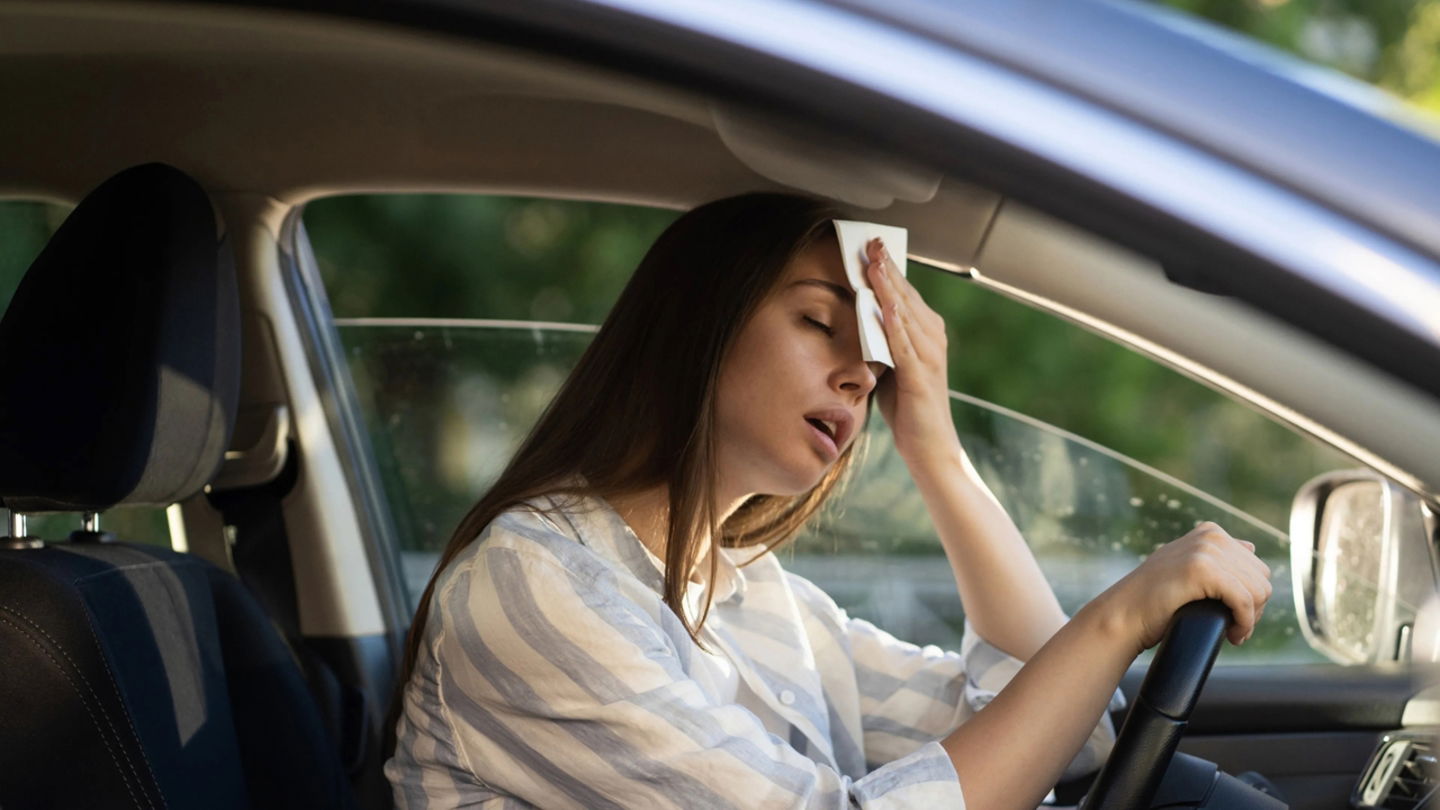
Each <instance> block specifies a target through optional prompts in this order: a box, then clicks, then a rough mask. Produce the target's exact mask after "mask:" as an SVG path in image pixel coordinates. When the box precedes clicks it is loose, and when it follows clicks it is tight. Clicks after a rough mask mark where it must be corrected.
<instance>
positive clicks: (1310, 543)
mask: <svg viewBox="0 0 1440 810" xmlns="http://www.w3.org/2000/svg"><path fill="white" fill-rule="evenodd" d="M1435 530H1436V513H1435V512H1434V511H1433V510H1432V509H1431V507H1430V506H1429V505H1427V504H1425V503H1424V502H1422V501H1421V500H1420V499H1419V498H1417V497H1416V496H1415V495H1414V494H1413V493H1411V492H1410V491H1409V490H1406V489H1403V488H1401V487H1399V486H1397V485H1395V484H1394V483H1392V482H1390V481H1389V480H1387V479H1386V478H1384V477H1382V476H1380V475H1378V474H1376V473H1373V472H1370V471H1369V470H1342V471H1339V472H1331V473H1325V474H1324V475H1320V476H1318V477H1316V478H1313V479H1311V480H1310V481H1307V482H1306V483H1305V485H1304V486H1302V487H1301V488H1300V491H1299V492H1298V493H1297V494H1296V495H1295V501H1294V503H1293V505H1292V506H1291V509H1290V568H1291V576H1292V577H1293V578H1294V593H1295V612H1296V614H1297V615H1298V616H1299V618H1300V629H1301V631H1302V632H1303V633H1304V634H1305V639H1306V641H1308V642H1310V646H1312V647H1314V648H1315V649H1316V650H1319V651H1320V652H1321V653H1323V654H1325V655H1326V656H1328V657H1329V658H1330V659H1331V660H1333V661H1335V662H1337V663H1341V664H1368V663H1377V662H1381V661H1407V660H1410V658H1411V647H1412V642H1413V638H1414V631H1415V619H1416V615H1417V613H1419V609H1420V607H1421V606H1422V605H1424V604H1425V603H1426V602H1427V601H1428V600H1429V599H1430V598H1431V596H1432V595H1433V594H1434V593H1435V591H1436V582H1437V570H1440V569H1437V561H1436V558H1435V549H1434V543H1433V542H1432V540H1431V538H1432V537H1433V536H1434V532H1435Z"/></svg>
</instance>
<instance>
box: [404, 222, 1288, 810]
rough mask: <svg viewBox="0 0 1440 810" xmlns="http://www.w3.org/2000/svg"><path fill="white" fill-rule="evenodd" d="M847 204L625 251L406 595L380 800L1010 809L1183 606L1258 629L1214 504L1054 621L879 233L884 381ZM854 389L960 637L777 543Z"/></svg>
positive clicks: (1082, 737) (1254, 567) (1249, 573)
mask: <svg viewBox="0 0 1440 810" xmlns="http://www.w3.org/2000/svg"><path fill="white" fill-rule="evenodd" d="M840 216H841V214H840V213H839V212H838V211H835V210H831V209H830V208H829V207H827V206H825V205H823V204H821V203H818V202H816V201H812V200H807V199H803V198H799V197H792V196H788V195H777V194H751V195H744V196H740V197H734V198H729V199H725V200H720V201H717V202H713V203H709V204H707V205H703V206H701V207H699V208H697V209H695V210H693V211H690V212H689V213H687V214H685V215H684V216H682V217H680V218H679V219H678V220H676V221H675V223H674V224H673V225H672V226H671V227H670V228H669V229H667V230H666V231H665V233H664V234H662V235H661V236H660V238H659V240H658V241H657V242H656V243H655V245H654V246H653V247H652V248H651V250H650V251H649V253H648V254H647V255H646V256H645V258H644V260H643V261H642V262H641V263H640V266H639V268H638V269H637V270H636V273H635V275H634V277H633V278H632V279H631V281H630V283H629V285H628V286H627V287H626V288H625V291H624V292H623V293H622V295H621V297H620V300H619V302H618V303H617V304H616V306H615V309H614V310H613V312H612V313H611V314H610V316H609V318H607V320H606V322H605V324H604V325H603V326H602V328H601V329H600V332H599V333H598V334H597V335H596V337H595V340H594V342H593V343H592V344H591V346H590V348H589V350H588V351H587V352H586V353H585V355H584V357H583V358H582V359H581V360H580V363H579V364H578V366H577V367H576V368H575V370H574V372H572V374H571V375H570V377H569V379H568V380H567V381H566V383H565V385H564V386H563V387H562V389H561V391H560V393H559V394H558V395H557V396H556V398H555V400H554V402H553V403H552V404H551V405H550V407H549V409H548V410H547V411H546V412H545V414H544V416H542V417H541V419H540V421H539V423H538V424H537V425H536V427H535V428H534V430H533V431H532V432H531V434H530V436H529V437H528V438H527V439H526V441H525V443H524V444H523V445H522V446H521V448H520V449H519V451H518V452H517V453H516V455H515V457H514V459H513V460H512V461H511V462H510V464H509V466H508V467H507V468H506V469H505V471H504V473H503V474H502V475H501V476H500V478H499V480H498V481H497V482H496V484H495V486H494V487H493V488H492V489H491V490H490V491H489V492H488V493H487V494H486V495H485V496H484V497H483V498H482V499H481V500H480V502H479V503H478V504H477V505H476V506H475V508H474V509H473V510H472V511H471V512H470V514H469V515H468V516H467V517H466V518H465V520H464V521H463V522H462V523H461V525H460V527H459V529H458V530H457V532H456V533H455V536H454V538H453V540H452V541H451V542H450V545H449V547H448V548H447V549H446V550H445V553H444V554H443V555H442V557H441V561H440V564H439V565H438V566H437V571H436V574H435V576H434V577H433V578H432V580H431V582H430V586H429V588H427V590H426V593H425V596H424V598H423V600H422V602H421V607H420V611H419V614H418V615H417V616H416V619H415V623H414V626H413V627H412V628H411V631H410V638H409V647H408V655H407V662H406V678H405V680H404V681H403V683H404V684H405V685H404V688H403V702H402V705H401V717H400V720H399V723H398V726H397V729H396V733H397V738H398V740H397V748H396V752H395V756H394V758H393V759H392V760H390V761H389V763H387V766H386V773H387V775H388V776H389V778H390V779H391V781H392V783H393V785H394V788H395V796H396V799H397V802H398V803H399V805H400V806H401V807H403V808H420V807H426V808H436V807H459V806H465V807H487V808H488V807H496V808H499V807H524V806H540V807H583V808H650V807H677V808H712V807H713V808H822V807H823V808H848V807H854V806H859V807H865V808H899V807H927V808H929V807H934V808H939V807H947V808H961V807H969V808H971V810H976V809H977V808H985V809H988V808H1033V807H1035V806H1036V805H1037V804H1038V803H1039V802H1040V800H1041V799H1042V797H1043V796H1044V795H1045V793H1046V792H1047V791H1048V790H1049V788H1050V787H1051V786H1052V785H1053V784H1054V783H1055V782H1056V780H1057V779H1058V778H1059V777H1060V776H1061V775H1062V773H1063V772H1064V771H1065V770H1066V768H1067V765H1070V766H1072V770H1078V771H1081V772H1083V770H1085V769H1087V768H1094V767H1096V766H1097V765H1098V762H1099V759H1100V758H1101V757H1103V756H1104V754H1105V753H1106V752H1107V751H1108V746H1109V742H1110V740H1111V739H1112V733H1111V731H1110V728H1109V724H1108V721H1107V720H1105V719H1104V717H1103V715H1104V712H1105V709H1106V706H1107V704H1108V703H1109V702H1110V700H1111V697H1112V694H1114V692H1115V688H1116V685H1117V684H1118V683H1119V681H1120V676H1121V675H1122V674H1123V673H1124V671H1125V669H1126V667H1127V666H1128V665H1129V664H1130V663H1131V661H1132V660H1133V659H1134V658H1135V656H1136V655H1138V654H1139V653H1140V651H1141V650H1143V649H1145V648H1146V647H1148V646H1150V645H1152V644H1154V643H1155V642H1157V641H1158V640H1159V637H1160V635H1161V634H1162V633H1163V631H1164V628H1165V627H1166V624H1167V622H1168V620H1169V618H1170V616H1171V614H1172V613H1173V612H1174V611H1175V609H1176V608H1178V607H1179V606H1181V605H1183V604H1185V603H1186V602H1189V601H1192V600H1195V599H1200V598H1205V597H1214V598H1218V599H1222V600H1224V602H1225V603H1226V604H1227V605H1228V606H1229V607H1230V608H1231V610H1232V612H1233V614H1234V621H1233V624H1232V626H1231V627H1230V630H1229V637H1230V640H1231V641H1232V642H1234V643H1237V644H1238V643H1240V642H1242V641H1243V640H1244V639H1246V638H1247V637H1248V636H1249V634H1250V632H1251V629H1252V628H1253V627H1254V626H1255V623H1256V621H1257V620H1258V619H1259V616H1260V613H1261V611H1262V610H1263V608H1264V604H1265V601H1266V599H1267V598H1268V597H1269V595H1270V585H1269V582H1268V577H1269V570H1268V568H1267V567H1266V566H1265V564H1264V563H1262V562H1261V561H1260V560H1259V559H1257V558H1256V557H1255V555H1254V553H1253V551H1254V547H1253V546H1251V545H1250V544H1249V543H1246V542H1244V541H1239V540H1235V539H1233V538H1231V537H1230V536H1229V535H1227V534H1226V533H1225V532H1224V531H1223V530H1221V529H1220V528H1219V527H1218V526H1215V525H1214V524H1209V523H1207V524H1202V525H1201V526H1199V527H1197V528H1196V529H1195V530H1194V531H1192V532H1190V533H1189V534H1187V535H1185V536H1184V537H1182V538H1180V539H1178V540H1176V541H1174V542H1172V543H1170V544H1168V545H1166V546H1164V547H1162V548H1161V549H1160V550H1158V551H1157V552H1155V553H1154V554H1152V555H1150V557H1148V558H1147V559H1146V560H1145V562H1144V563H1143V564H1142V565H1141V566H1140V567H1139V568H1137V569H1136V570H1135V571H1134V572H1133V573H1131V574H1130V575H1129V576H1127V577H1125V578H1124V579H1122V580H1121V581H1120V582H1118V583H1117V584H1115V585H1114V586H1113V587H1111V588H1110V589H1109V590H1107V591H1105V592H1104V593H1102V594H1101V595H1100V596H1098V597H1096V599H1095V600H1094V601H1092V602H1091V603H1090V604H1088V605H1086V606H1085V607H1084V608H1082V609H1081V610H1080V611H1079V612H1077V614H1076V615H1075V616H1074V617H1073V618H1070V619H1068V620H1067V618H1066V616H1065V615H1064V614H1063V613H1062V612H1061V610H1060V607H1059V604H1058V603H1057V601H1056V599H1055V596H1054V594H1053V593H1052V592H1051V590H1050V588H1049V586H1048V585H1047V583H1046V582H1045V580H1044V578H1043V577H1042V576H1041V573H1040V570H1039V568H1038V566H1037V565H1036V563H1035V559H1034V557H1033V556H1032V555H1031V554H1030V551H1029V549H1028V548H1027V546H1026V545H1025V541H1024V539H1023V538H1022V537H1021V536H1020V534H1019V532H1018V531H1017V529H1016V528H1015V525H1014V523H1013V522H1012V521H1011V520H1010V519H1009V518H1008V517H1007V516H1006V514H1005V512H1004V511H1003V510H1002V509H1001V507H1000V505H999V504H998V502H997V501H996V500H995V498H994V497H993V495H992V494H991V493H990V492H989V490H988V489H987V488H986V486H985V484H984V483H983V482H982V481H981V480H980V478H979V476H978V475H977V474H976V472H975V469H974V467H973V466H971V464H970V462H969V460H968V458H967V457H966V455H965V451H964V449H963V448H962V447H961V446H960V444H959V442H958V440H957V438H956V434H955V429H954V426H953V424H952V422H951V417H950V403H949V400H948V397H947V393H946V372H945V369H946V338H945V330H944V323H943V321H942V319H941V318H940V317H939V316H938V315H936V314H935V313H934V312H933V311H931V310H930V309H929V308H928V307H927V306H926V305H925V303H924V302H923V301H922V300H921V299H920V296H919V295H918V294H917V293H916V292H915V289H914V288H913V287H912V286H911V285H910V284H909V283H908V282H907V281H906V280H905V278H904V277H902V276H901V275H900V274H899V272H898V271H897V270H896V267H895V264H894V258H892V257H890V256H889V255H888V254H887V253H886V251H885V248H884V246H883V245H881V244H878V243H871V244H870V245H868V246H867V251H868V254H869V258H870V270H869V271H868V277H869V283H870V285H871V286H872V287H873V288H874V290H875V291H876V294H877V295H878V297H879V300H880V303H881V305H882V308H883V310H884V313H885V333H886V336H887V338H888V340H889V343H890V347H891V352H892V354H893V356H894V360H895V368H894V370H893V371H891V370H889V369H886V368H885V367H884V366H881V365H878V364H867V363H866V362H864V360H863V359H862V358H861V353H860V344H859V338H858V332H857V325H856V318H855V309H854V305H853V291H852V290H851V289H850V287H849V286H848V283H847V281H846V276H845V273H844V270H843V266H842V264H841V258H840V253H839V250H838V245H837V243H836V239H835V236H834V230H833V228H832V226H831V224H830V221H831V220H832V219H834V218H837V217H840ZM895 258H898V257H895ZM872 400H873V401H875V402H876V403H877V404H878V406H879V409H880V411H881V414H882V415H883V417H884V418H885V420H886V421H887V422H888V423H889V425H890V427H891V430H892V432H893V434H894V437H895V445H896V449H897V450H898V451H899V453H900V455H901V456H902V457H903V458H904V460H905V462H906V464H907V466H908V468H909V471H910V474H911V476H912V477H913V479H914V482H915V486H916V487H917V488H918V489H919V491H920V493H921V495H922V496H923V498H924V500H925V503H926V505H927V507H928V509H929V512H930V515H931V517H932V519H933V522H934V525H935V529H936V532H937V534H938V536H939V539H940V542H941V543H942V544H943V546H944V548H945V552H946V555H947V556H948V558H949V560H950V564H951V568H952V569H953V571H954V574H955V581H956V586H957V588H958V589H959V593H960V598H961V600H962V602H963V604H964V608H965V614H966V616H967V625H968V627H967V634H966V639H965V640H964V642H963V643H962V649H961V650H960V651H959V652H946V653H942V652H940V651H938V650H936V649H934V648H925V649H921V648H918V647H915V646H913V645H910V644H906V643H904V642H901V641H898V640H896V639H894V638H893V637H891V636H889V635H887V634H886V633H884V632H883V631H881V630H879V629H877V628H875V627H874V626H873V625H871V624H869V623H867V622H864V621H861V620H858V619H852V618H849V617H848V616H846V615H845V613H844V611H842V610H840V609H839V608H838V607H836V605H835V603H834V602H833V601H831V600H830V599H829V598H828V597H827V596H826V595H825V594H824V593H822V592H821V591H820V590H819V589H818V588H816V587H815V586H814V585H813V584H811V583H809V582H807V581H805V580H804V579H801V578H799V577H797V576H794V575H791V574H787V573H785V572H784V571H782V570H781V568H780V566H779V564H778V562H777V561H776V559H775V555H774V554H772V553H771V551H772V550H773V549H774V548H775V547H776V546H777V545H779V544H781V543H783V542H785V541H786V540H787V539H789V538H790V537H792V536H793V535H794V534H795V532H796V531H797V530H798V529H799V528H800V527H801V525H802V524H803V523H804V522H805V520H806V519H807V518H808V517H810V516H811V515H812V514H813V513H814V512H815V510H816V509H817V508H819V507H820V505H821V504H822V503H823V502H824V500H825V498H826V496H827V495H829V493H830V492H831V490H832V489H833V488H834V486H835V484H836V482H837V480H838V479H839V478H840V476H841V475H842V474H843V473H844V471H845V469H846V467H847V466H848V464H849V463H850V459H851V455H852V450H853V447H854V439H855V437H856V435H857V434H858V433H859V432H860V429H861V428H862V426H863V425H864V424H865V421H866V419H867V417H868V414H869V409H870V405H871V402H872ZM1022 662H1023V665H1022ZM1002 686H1003V687H1004V691H1000V689H1001V687H1002Z"/></svg>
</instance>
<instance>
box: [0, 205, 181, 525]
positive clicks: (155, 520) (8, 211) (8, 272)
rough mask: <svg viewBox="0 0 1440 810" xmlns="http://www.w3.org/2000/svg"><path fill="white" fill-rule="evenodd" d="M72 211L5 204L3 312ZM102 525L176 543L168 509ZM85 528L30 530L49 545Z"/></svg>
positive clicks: (0, 237)
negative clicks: (36, 259)
mask: <svg viewBox="0 0 1440 810" xmlns="http://www.w3.org/2000/svg"><path fill="white" fill-rule="evenodd" d="M69 213H70V206H66V205H60V204H58V203H51V202H40V201H34V200H0V310H5V309H7V308H8V307H9V306H10V299H11V298H12V297H13V296H14V295H15V289H16V288H17V287H18V286H20V280H21V279H22V278H24V277H25V271H26V270H27V269H28V268H29V267H30V263H31V262H33V261H35V257H36V256H39V255H40V251H41V250H42V249H43V248H44V247H45V243H46V242H47V241H49V239H50V236H51V235H52V234H53V233H55V229H56V228H59V227H60V223H61V222H63V221H64V220H65V217H66V216H67V215H69ZM0 521H3V525H0V533H3V534H9V533H10V529H9V522H10V513H9V512H8V511H6V510H5V509H0ZM100 527H101V529H103V530H105V531H110V532H114V533H115V534H116V535H117V536H119V537H121V538H122V539H124V540H127V541H131V542H137V543H153V544H157V545H169V544H170V531H169V525H168V523H167V522H166V520H165V511H164V510H163V509H148V508H124V509H112V510H110V511H108V512H106V513H105V514H103V515H101V517H100ZM79 528H80V520H79V517H78V516H77V515H65V514H62V515H35V516H32V517H30V518H29V519H28V522H27V525H26V531H27V532H29V534H31V535H33V536H35V537H43V538H44V539H45V540H47V541H51V542H55V541H61V540H64V539H65V538H66V537H68V536H69V535H70V532H72V531H74V530H76V529H79Z"/></svg>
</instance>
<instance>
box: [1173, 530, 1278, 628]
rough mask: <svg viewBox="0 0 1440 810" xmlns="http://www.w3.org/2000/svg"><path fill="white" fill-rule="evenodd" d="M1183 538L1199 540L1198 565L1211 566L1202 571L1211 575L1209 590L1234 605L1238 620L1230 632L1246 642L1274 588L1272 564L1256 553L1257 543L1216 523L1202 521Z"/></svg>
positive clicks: (1231, 609) (1231, 606)
mask: <svg viewBox="0 0 1440 810" xmlns="http://www.w3.org/2000/svg"><path fill="white" fill-rule="evenodd" d="M1182 539H1190V540H1191V541H1192V542H1193V543H1194V544H1195V547H1196V557H1195V559H1196V560H1198V561H1199V562H1198V565H1200V566H1201V567H1202V568H1206V569H1208V570H1207V571H1205V572H1203V573H1202V574H1201V576H1202V578H1207V579H1210V587H1207V588H1206V590H1207V591H1210V595H1211V596H1214V597H1217V598H1219V599H1220V600H1221V601H1223V602H1224V603H1225V605H1226V606H1227V607H1229V608H1230V612H1231V614H1232V615H1233V617H1234V622H1233V623H1232V624H1231V626H1230V629H1229V631H1228V632H1227V636H1228V637H1229V639H1230V641H1231V643H1233V644H1240V643H1243V642H1244V641H1246V640H1247V639H1249V638H1250V636H1251V635H1252V634H1253V633H1254V632H1255V625H1256V624H1258V623H1259V621H1260V617H1261V616H1262V615H1263V614H1264V612H1265V604H1266V603H1267V602H1268V601H1269V599H1270V595H1271V594H1272V593H1273V592H1274V588H1273V587H1272V586H1271V584H1270V566H1268V565H1266V564H1265V561H1264V560H1261V559H1260V558H1259V557H1257V556H1256V555H1255V544H1254V543H1251V542H1249V541H1247V540H1237V539H1235V538H1233V537H1231V536H1230V535H1229V534H1228V533H1226V532H1225V530H1224V529H1222V528H1220V527H1219V526H1217V525H1216V524H1214V523H1210V522H1206V523H1202V524H1200V525H1199V526H1196V527H1195V529H1194V530H1193V531H1192V532H1190V534H1188V535H1186V538H1182ZM1212 588H1213V589H1214V590H1213V591H1212V590H1211V589H1212Z"/></svg>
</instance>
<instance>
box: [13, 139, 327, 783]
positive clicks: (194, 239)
mask: <svg viewBox="0 0 1440 810" xmlns="http://www.w3.org/2000/svg"><path fill="white" fill-rule="evenodd" d="M239 345H240V342H239V317H238V303H237V291H236V285H235V278H234V271H233V267H232V265H231V264H230V260H229V251H228V249H227V248H226V247H225V246H224V245H223V244H222V243H221V241H220V240H219V239H218V238H217V235H216V224H215V216H214V213H213V209H212V208H211V206H210V203H209V200H208V198H207V197H206V195H205V193H204V192H203V190H201V189H200V187H199V186H198V185H197V184H196V183H195V182H194V181H193V180H191V179H190V178H189V177H187V176H186V175H184V174H183V173H181V172H179V171H178V170H176V169H173V168H171V167H168V166H163V165H160V164H150V165H146V166H140V167H136V168H133V169H129V170H127V171H125V172H122V173H120V174H119V175H117V176H115V177H113V178H111V179H110V180H108V181H107V182H106V183H104V184H102V185H101V186H100V187H99V188H97V189H96V190H95V191H94V192H92V193H91V194H90V195H88V196H87V197H86V199H85V200H84V201H83V202H82V203H81V204H80V205H79V206H78V207H77V208H76V209H75V211H74V212H73V213H72V214H71V216H70V217H69V218H68V219H67V220H66V222H65V223H64V224H63V225H62V226H61V227H60V229H59V230H58V231H57V232H56V234H55V236H54V238H53V239H52V240H51V242H50V243H49V244H48V245H47V247H46V248H45V250H44V251H43V252H42V253H41V255H40V256H39V258H37V259H36V261H35V263H34V264H33V265H32V266H31V268H30V270H29V271H28V272H27V274H26V277H25V279H24V280H23V281H22V282H21V285H20V287H19V289H18V290H17V291H16V294H15V296H14V298H13V299H12V302H11V304H10V308H9V309H8V310H7V312H6V313H5V317H4V319H3V321H0V504H3V505H4V506H5V507H6V508H7V509H9V510H11V511H12V512H17V513H26V512H80V513H98V512H101V511H103V510H105V509H108V508H110V507H113V506H120V505H151V506H165V505H168V504H171V503H174V502H177V501H179V500H182V499H184V498H186V497H189V496H190V495H193V494H195V493H196V492H198V491H199V490H200V489H201V488H202V487H203V486H204V485H205V483H206V482H207V481H208V480H209V479H210V477H211V476H212V475H213V474H214V472H215V470H216V469H217V468H218V466H219V464H220V462H221V460H222V458H223V455H224V450H225V447H226V445H227V444H228V442H229V438H230V432H231V429H232V427H233V423H234V415H235V405H236V399H237V395H238V387H239V367H240V366H239ZM11 535H12V536H11V537H8V538H4V539H0V807H3V808H6V810H14V809H15V808H31V807H34V808H40V807H86V808H108V807H117V808H118V807H124V808H161V807H164V808H172V809H173V808H187V807H203V808H231V807H234V808H242V807H266V808H270V807H281V808H283V807H306V808H312V807H319V808H324V807H351V806H353V797H352V796H351V795H350V790H349V787H348V784H347V781H346V777H345V774H344V772H343V770H342V768H341V766H340V762H339V757H338V755H337V754H336V750H335V747H334V743H333V741H332V740H331V739H330V738H329V737H328V736H327V734H326V732H325V726H324V724H323V723H322V721H321V717H320V714H319V712H318V710H317V708H316V706H315V704H314V702H313V700H312V699H311V697H310V693H309V691H308V689H307V687H306V684H305V680H304V678H303V677H302V676H301V674H300V671H299V669H298V668H297V666H296V664H295V659H294V656H293V655H292V653H291V651H290V650H289V648H288V647H287V646H286V645H285V643H284V641H283V640H282V639H281V638H280V636H279V635H278V634H277V633H276V631H275V629H274V627H273V625H272V623H271V621H270V619H269V618H268V617H267V616H266V615H265V614H264V612H263V611H262V610H261V609H260V608H259V607H258V605H257V603H256V602H255V600H254V599H253V598H252V597H251V596H250V594H249V593H248V592H247V591H246V589H245V587H244V586H243V585H242V584H241V583H240V582H239V581H238V580H236V579H235V578H234V577H233V576H231V575H230V574H228V573H227V572H225V571H222V570H221V569H219V568H217V567H215V566H213V565H210V564H209V563H207V562H205V561H203V560H200V559H198V558H195V557H192V556H190V555H187V554H181V553H177V552H173V551H170V550H168V549H164V548H159V547H154V546H143V545H127V544H125V543H119V542H114V541H113V538H112V537H110V536H108V535H106V534H104V533H101V532H96V531H90V532H86V531H81V532H76V533H74V534H72V535H71V539H70V542H66V543H48V544H47V543H42V542H40V541H39V540H38V539H36V538H30V537H24V536H16V535H17V533H16V532H14V531H12V533H11Z"/></svg>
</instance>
